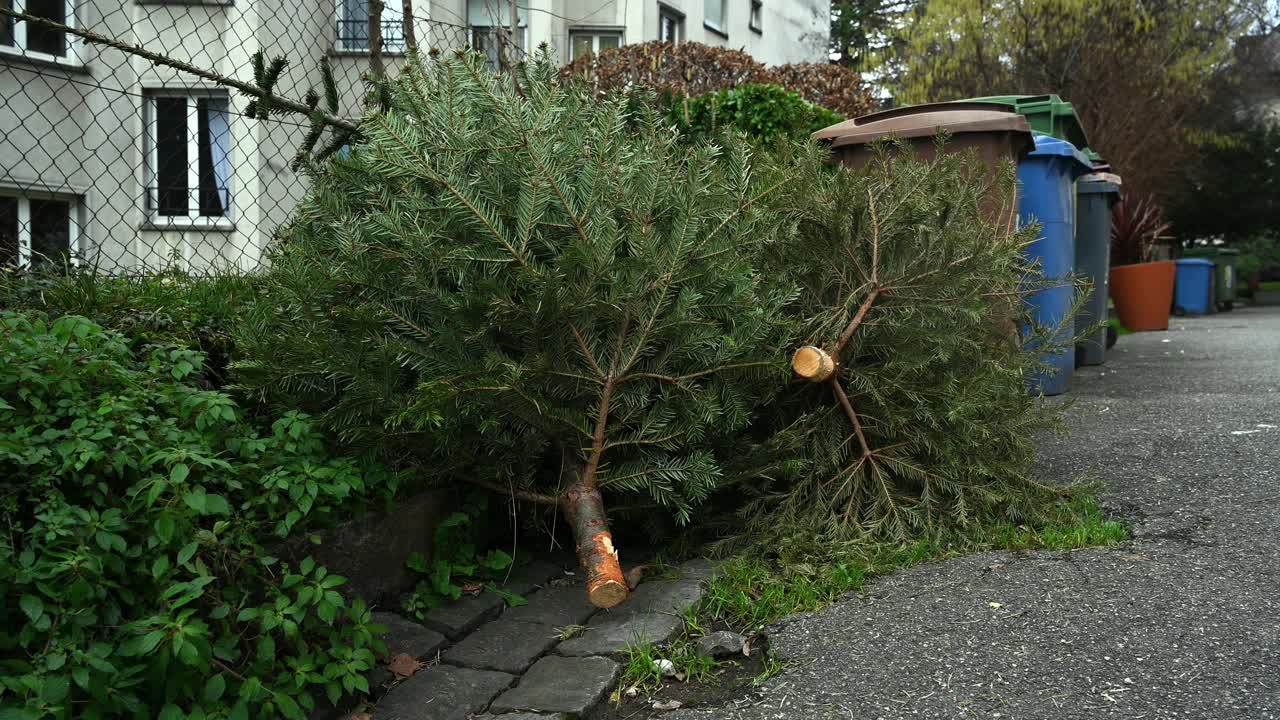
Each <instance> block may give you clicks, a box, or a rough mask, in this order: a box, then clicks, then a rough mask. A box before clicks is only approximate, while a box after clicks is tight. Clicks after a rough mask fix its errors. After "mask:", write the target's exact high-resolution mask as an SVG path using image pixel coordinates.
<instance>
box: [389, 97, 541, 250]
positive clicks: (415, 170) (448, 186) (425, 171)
mask: <svg viewBox="0 0 1280 720" xmlns="http://www.w3.org/2000/svg"><path fill="white" fill-rule="evenodd" d="M377 123H378V125H379V126H380V127H381V128H382V129H384V130H386V132H387V134H388V135H390V136H391V138H392V139H393V140H395V141H396V142H397V143H398V144H399V145H400V147H401V148H403V149H404V150H405V151H406V152H407V153H409V155H410V156H411V157H413V158H414V159H416V160H418V162H419V166H418V167H406V166H404V165H402V164H400V163H398V162H395V161H394V160H391V159H390V158H385V157H384V158H383V159H384V160H385V161H386V162H389V163H391V164H392V165H394V166H395V167H398V168H400V169H402V170H404V171H406V172H408V173H410V174H411V175H416V176H420V177H425V178H426V179H428V180H431V181H432V182H434V183H437V184H439V185H442V186H443V187H444V189H445V190H447V191H448V192H449V194H450V195H452V196H453V197H454V198H455V199H456V200H457V201H458V202H460V203H462V204H463V205H465V206H466V208H467V210H469V211H470V212H471V214H472V215H474V216H475V217H476V219H477V220H479V221H480V222H481V223H483V224H484V226H485V229H487V230H488V231H489V234H490V235H492V236H493V238H494V239H495V240H497V241H498V242H499V243H500V244H501V245H502V246H503V247H505V248H506V249H507V252H508V253H510V254H511V257H512V258H514V259H515V261H516V262H517V263H519V264H520V266H521V267H522V268H524V269H526V270H529V271H530V272H534V273H536V272H537V271H535V270H534V269H533V268H532V267H530V266H529V263H528V262H527V261H526V260H525V257H524V255H523V254H522V253H521V252H519V251H518V250H516V248H515V246H513V245H512V244H511V243H509V242H507V239H506V238H505V237H503V236H502V233H501V232H500V231H499V230H498V228H496V227H494V225H493V223H491V222H490V221H489V218H487V217H485V215H484V213H482V212H480V209H479V208H477V207H476V206H475V204H474V203H472V202H471V200H470V199H469V198H467V197H466V195H464V194H463V193H462V191H461V190H459V189H458V188H456V187H454V185H453V183H451V182H449V181H448V179H446V178H445V177H444V176H442V175H438V174H436V173H434V172H432V171H431V170H430V169H429V167H430V166H429V165H428V164H427V163H428V160H427V158H425V157H422V156H421V155H420V154H418V151H417V149H415V148H414V146H413V145H412V144H411V143H409V141H407V140H405V139H404V138H403V137H401V136H400V135H398V134H397V133H396V131H395V130H394V129H393V128H392V127H391V123H389V122H387V117H386V115H379V116H378V119H377Z"/></svg>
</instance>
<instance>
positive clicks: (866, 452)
mask: <svg viewBox="0 0 1280 720" xmlns="http://www.w3.org/2000/svg"><path fill="white" fill-rule="evenodd" d="M828 382H830V383H831V390H832V392H834V393H835V394H836V399H837V400H839V401H840V407H842V408H844V413H845V415H847V416H848V417H849V422H851V423H853V432H854V433H855V434H856V435H857V436H858V444H859V445H860V446H862V456H863V457H864V458H869V457H871V455H872V452H871V448H870V447H868V446H867V437H866V436H865V435H863V434H862V423H861V422H859V421H858V413H856V412H854V410H853V403H851V402H849V396H848V395H846V394H845V392H844V388H843V387H840V381H839V379H838V378H837V377H836V376H835V375H832V376H831V379H830V380H829V381H828Z"/></svg>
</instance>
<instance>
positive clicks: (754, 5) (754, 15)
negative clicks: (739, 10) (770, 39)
mask: <svg viewBox="0 0 1280 720" xmlns="http://www.w3.org/2000/svg"><path fill="white" fill-rule="evenodd" d="M750 25H751V29H752V30H755V31H756V32H758V33H762V32H764V2H763V0H751V23H750Z"/></svg>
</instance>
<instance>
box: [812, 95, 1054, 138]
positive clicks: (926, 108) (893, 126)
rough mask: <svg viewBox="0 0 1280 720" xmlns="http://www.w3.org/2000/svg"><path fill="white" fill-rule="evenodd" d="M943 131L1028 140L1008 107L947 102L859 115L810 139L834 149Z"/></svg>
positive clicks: (1021, 123) (1024, 125)
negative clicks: (1009, 135)
mask: <svg viewBox="0 0 1280 720" xmlns="http://www.w3.org/2000/svg"><path fill="white" fill-rule="evenodd" d="M938 128H946V129H947V130H948V131H949V132H951V133H952V134H956V135H958V134H961V133H987V132H990V133H998V132H1012V133H1020V134H1025V135H1027V137H1030V136H1031V126H1030V125H1028V124H1027V119H1026V118H1024V117H1023V116H1021V115H1019V114H1018V113H1016V112H1013V111H1012V109H1011V108H1010V106H1008V105H1003V104H1001V103H993V102H949V103H930V104H927V105H911V106H908V107H900V108H894V109H893V110H885V111H884V112H878V113H872V114H871V115H863V116H862V117H859V118H854V119H852V120H845V121H844V122H842V123H838V124H836V125H832V126H831V127H829V128H825V129H823V130H819V131H818V132H816V133H814V134H813V135H812V137H813V139H814V140H823V141H828V142H830V143H831V147H833V148H838V147H843V146H845V145H862V144H865V143H869V142H873V141H875V140H879V139H880V138H882V137H885V136H887V135H894V136H896V137H900V138H917V137H928V136H931V135H933V134H935V133H937V132H938Z"/></svg>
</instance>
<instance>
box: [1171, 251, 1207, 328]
mask: <svg viewBox="0 0 1280 720" xmlns="http://www.w3.org/2000/svg"><path fill="white" fill-rule="evenodd" d="M1177 265H1178V272H1177V275H1175V276H1174V281H1173V309H1174V312H1176V313H1179V314H1185V313H1190V314H1192V315H1206V314H1208V313H1209V312H1210V311H1211V310H1213V266H1214V263H1213V261H1212V260H1206V259H1205V258H1182V259H1181V260H1178V261H1177Z"/></svg>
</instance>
